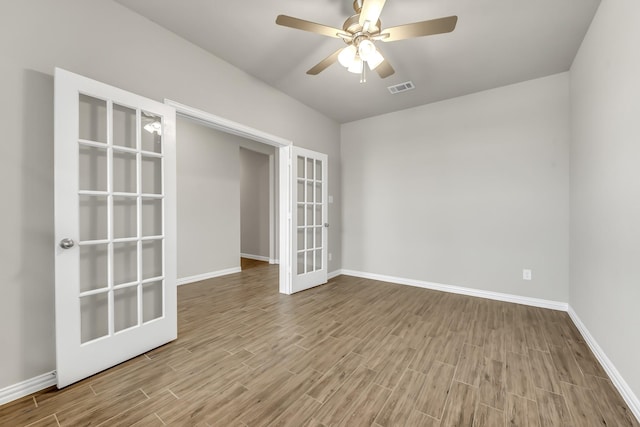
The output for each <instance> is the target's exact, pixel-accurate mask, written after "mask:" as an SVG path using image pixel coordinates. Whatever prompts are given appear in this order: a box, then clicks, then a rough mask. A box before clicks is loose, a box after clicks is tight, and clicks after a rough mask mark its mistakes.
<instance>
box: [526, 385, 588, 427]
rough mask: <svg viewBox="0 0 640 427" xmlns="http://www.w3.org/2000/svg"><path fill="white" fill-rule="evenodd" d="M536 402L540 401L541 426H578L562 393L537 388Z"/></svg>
mask: <svg viewBox="0 0 640 427" xmlns="http://www.w3.org/2000/svg"><path fill="white" fill-rule="evenodd" d="M536 402H538V415H539V419H540V427H553V426H566V427H578V426H577V425H574V424H573V421H572V419H571V415H570V414H569V408H567V404H566V403H565V401H564V397H563V396H562V395H560V394H555V393H549V392H548V391H545V390H541V389H539V388H537V389H536Z"/></svg>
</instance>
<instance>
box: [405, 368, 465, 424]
mask: <svg viewBox="0 0 640 427" xmlns="http://www.w3.org/2000/svg"><path fill="white" fill-rule="evenodd" d="M455 371H456V367H455V366H452V365H448V364H446V363H442V362H438V361H435V362H433V364H432V365H431V369H430V370H429V372H428V373H427V374H426V376H425V383H424V386H423V387H422V390H421V391H420V394H419V395H418V398H417V399H416V402H415V408H416V409H417V410H419V411H421V412H423V413H425V414H427V415H429V416H431V417H433V418H436V419H441V418H442V413H443V412H444V406H445V403H446V402H447V396H449V390H450V388H451V382H452V381H453V375H454V373H455Z"/></svg>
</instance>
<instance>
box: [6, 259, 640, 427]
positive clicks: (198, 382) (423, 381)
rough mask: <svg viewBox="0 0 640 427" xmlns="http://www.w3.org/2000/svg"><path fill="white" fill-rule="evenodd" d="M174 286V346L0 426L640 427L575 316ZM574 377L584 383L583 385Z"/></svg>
mask: <svg viewBox="0 0 640 427" xmlns="http://www.w3.org/2000/svg"><path fill="white" fill-rule="evenodd" d="M242 265H243V266H244V268H245V270H244V271H243V272H241V273H238V274H233V275H229V276H224V277H219V278H214V279H209V280H205V281H202V282H199V283H196V284H191V285H186V286H181V287H180V288H179V289H178V321H179V324H178V330H179V336H178V339H177V340H175V341H173V342H171V343H169V344H166V345H164V346H162V347H160V348H157V349H154V350H152V351H150V352H148V353H147V354H145V355H141V356H139V357H136V358H134V359H131V360H129V361H126V362H124V363H122V364H120V365H118V366H115V367H113V368H112V369H109V370H106V371H103V372H101V373H99V374H97V375H94V376H93V377H90V378H87V379H85V380H83V381H80V382H78V383H76V384H73V385H71V386H69V387H66V388H65V389H63V390H56V389H55V388H50V389H47V390H45V391H42V392H39V393H36V394H35V395H34V396H30V397H27V398H23V399H20V400H18V401H16V402H13V403H10V404H7V405H4V406H0V425H2V426H5V425H6V426H10V427H22V426H26V425H30V424H31V425H34V426H38V427H48V426H57V425H58V423H60V425H62V426H66V425H73V426H76V425H89V426H90V425H99V424H102V425H103V426H107V425H108V426H112V425H113V426H118V425H123V426H124V425H137V426H161V425H165V424H166V425H172V426H190V427H192V426H203V427H204V426H209V427H210V426H224V427H248V426H250V427H256V426H267V425H269V426H296V427H331V426H343V427H347V426H348V427H352V426H368V425H374V426H376V425H377V426H378V427H387V426H391V425H405V426H411V427H414V426H440V425H442V426H454V425H455V426H459V425H466V426H476V427H479V426H503V425H505V424H506V423H507V421H508V422H509V425H538V424H539V425H540V426H542V427H547V426H572V427H583V426H592V425H594V426H597V425H605V424H606V425H607V426H612V425H615V426H629V427H640V424H638V422H637V420H635V418H633V414H632V413H631V411H630V410H629V408H628V406H627V405H626V404H625V402H624V401H623V400H622V398H621V397H620V394H619V393H618V392H617V391H616V389H615V387H614V386H613V384H612V383H611V381H610V380H609V379H608V378H606V373H605V372H604V370H603V369H602V367H601V366H600V365H599V364H598V361H597V360H596V359H595V357H594V356H593V354H591V352H590V350H589V348H588V346H587V345H586V343H585V341H584V339H583V337H581V336H580V333H579V332H578V330H577V329H576V328H575V326H574V325H573V323H572V321H571V319H570V318H569V316H568V315H567V314H566V313H562V312H558V311H552V310H545V309H540V308H535V307H527V306H522V305H517V304H509V303H504V302H498V301H489V300H483V299H480V298H473V297H467V296H464V295H456V294H447V293H442V292H436V291H431V290H425V289H419V288H412V287H407V286H401V285H394V284H389V283H383V282H379V281H373V280H367V279H360V278H353V277H347V276H338V277H337V278H334V279H332V280H331V281H329V283H328V284H327V285H324V286H319V287H316V288H313V289H309V290H307V291H305V292H301V293H297V294H294V295H290V296H289V295H282V294H279V293H278V267H277V266H271V265H268V264H267V263H261V262H257V261H248V260H243V261H242ZM576 384H577V385H576Z"/></svg>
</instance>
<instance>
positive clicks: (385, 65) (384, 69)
mask: <svg viewBox="0 0 640 427" xmlns="http://www.w3.org/2000/svg"><path fill="white" fill-rule="evenodd" d="M395 72H396V70H394V69H393V67H392V66H391V64H389V61H387V60H386V59H385V60H384V61H382V62H381V63H380V65H378V66H377V67H376V73H378V75H379V76H380V78H381V79H386V78H387V77H389V76H390V75H392V74H393V73H395Z"/></svg>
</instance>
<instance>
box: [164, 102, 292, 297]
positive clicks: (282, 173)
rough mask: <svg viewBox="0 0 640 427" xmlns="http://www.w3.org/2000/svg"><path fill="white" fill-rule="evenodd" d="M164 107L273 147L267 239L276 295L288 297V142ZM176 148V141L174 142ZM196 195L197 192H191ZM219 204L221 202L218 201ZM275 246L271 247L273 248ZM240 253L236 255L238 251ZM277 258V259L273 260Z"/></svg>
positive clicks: (194, 112)
mask: <svg viewBox="0 0 640 427" xmlns="http://www.w3.org/2000/svg"><path fill="white" fill-rule="evenodd" d="M165 104H167V105H169V106H171V107H173V108H175V110H176V114H177V116H178V117H179V118H180V117H181V118H185V119H188V120H189V121H190V122H195V123H197V124H200V125H204V126H205V127H207V128H212V129H215V130H219V131H222V132H225V133H227V134H230V135H234V136H236V137H241V138H244V139H246V140H249V141H254V142H257V143H262V144H266V145H269V146H271V147H274V163H277V164H278V166H279V167H277V168H276V167H274V170H277V173H274V174H273V175H274V177H273V178H274V188H275V189H276V192H277V195H278V197H277V201H278V202H277V206H274V207H273V211H274V212H275V213H274V217H275V218H276V221H273V222H272V223H274V224H275V226H274V227H273V231H272V233H273V235H274V236H277V237H276V238H274V239H271V241H272V242H275V244H273V243H272V244H271V245H270V246H271V247H272V248H273V249H272V251H273V252H272V256H273V257H274V258H273V259H277V260H278V261H279V292H280V293H284V294H291V293H292V276H291V268H290V264H291V259H290V258H291V257H290V248H291V231H290V230H291V228H290V225H291V224H290V221H291V219H290V215H289V214H288V212H289V206H290V201H291V199H290V197H291V188H290V180H291V164H290V158H291V150H292V148H291V146H292V143H291V141H288V140H286V139H284V138H280V137H277V136H274V135H271V134H268V133H265V132H262V131H260V130H257V129H254V128H251V127H248V126H245V125H243V124H240V123H237V122H233V121H230V120H227V119H224V118H222V117H219V116H216V115H213V114H210V113H207V112H205V111H201V110H198V109H195V108H191V107H189V106H186V105H183V104H180V103H178V102H175V101H171V100H168V99H165ZM177 143H178V144H179V143H180V141H178V142H177ZM194 190H195V191H198V189H194ZM221 202H224V200H222V201H221ZM274 246H275V247H274ZM238 253H240V251H238ZM276 256H277V258H275V257H276Z"/></svg>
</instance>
